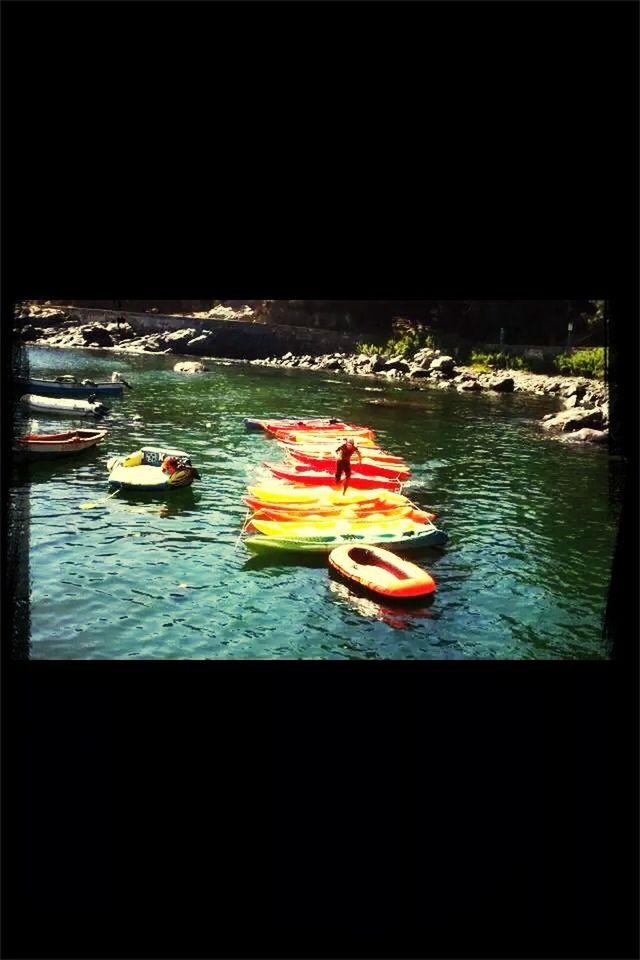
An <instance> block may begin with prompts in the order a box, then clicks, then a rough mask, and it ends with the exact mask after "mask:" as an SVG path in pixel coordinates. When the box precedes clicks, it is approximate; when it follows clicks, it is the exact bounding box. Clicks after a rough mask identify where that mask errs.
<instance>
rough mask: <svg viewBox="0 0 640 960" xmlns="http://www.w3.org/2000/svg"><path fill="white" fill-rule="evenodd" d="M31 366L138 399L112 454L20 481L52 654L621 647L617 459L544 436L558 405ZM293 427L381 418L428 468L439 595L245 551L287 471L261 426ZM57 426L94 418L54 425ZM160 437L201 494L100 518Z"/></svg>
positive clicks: (36, 360) (473, 652)
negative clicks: (117, 465) (182, 460)
mask: <svg viewBox="0 0 640 960" xmlns="http://www.w3.org/2000/svg"><path fill="white" fill-rule="evenodd" d="M30 362H31V369H32V372H33V373H34V374H35V375H38V374H39V375H44V376H46V375H49V374H52V375H57V374H59V373H61V372H69V373H74V374H76V375H77V376H80V377H92V378H98V377H99V378H108V377H110V374H111V372H112V371H113V370H120V371H121V372H122V373H123V374H124V375H125V377H127V379H129V380H130V382H131V383H133V384H134V386H135V388H134V390H133V392H126V394H125V397H124V399H123V400H117V399H116V400H113V401H108V402H109V403H110V405H111V411H110V413H109V415H108V417H107V418H106V420H105V423H104V425H105V426H106V427H107V428H108V429H109V435H108V437H107V439H106V441H105V443H103V444H102V445H100V446H99V447H97V448H96V449H95V450H94V451H88V452H85V453H83V454H82V455H81V456H80V457H78V458H75V459H70V460H68V461H51V462H49V463H46V464H45V463H39V464H37V465H33V466H29V467H28V468H27V467H22V468H20V469H19V470H18V471H17V473H16V474H15V477H14V480H15V485H14V498H13V499H14V502H16V503H19V502H20V501H22V506H23V507H24V505H25V503H26V504H28V509H29V529H30V536H29V547H28V558H29V576H30V589H31V602H30V611H31V625H30V635H31V643H30V656H31V657H33V658H46V659H68V658H109V659H114V658H129V657H131V658H136V657H137V658H218V657H272V658H273V657H288V658H300V657H302V658H371V659H377V658H466V657H474V658H500V657H508V658H564V657H570V658H598V657H602V656H604V655H605V653H604V646H603V639H602V620H603V615H604V608H605V603H606V593H607V587H608V582H609V574H610V568H611V560H612V555H613V548H614V543H615V534H616V526H617V513H616V507H615V497H613V498H612V497H610V485H611V483H612V482H613V481H612V477H611V464H610V461H609V457H608V453H607V450H606V449H604V450H603V449H599V448H592V447H580V446H577V445H565V444H561V443H559V442H557V441H555V440H552V439H550V438H548V437H546V436H544V435H542V434H541V433H540V431H539V429H538V428H537V427H536V421H537V420H538V419H539V418H540V417H542V416H543V415H544V414H545V413H547V412H550V411H551V410H554V409H557V407H558V404H557V402H556V401H554V400H551V399H547V398H544V399H543V398H532V397H524V396H522V395H519V394H515V395H499V394H496V395H484V394H483V395H480V396H478V395H465V394H462V395H461V394H457V393H456V392H454V391H450V392H449V391H441V390H429V391H424V392H420V393H416V392H412V391H409V390H407V389H400V388H397V387H395V386H393V385H388V386H387V385H384V386H383V387H382V386H381V384H380V382H379V381H371V380H364V379H363V380H360V379H350V380H349V379H347V378H342V379H341V378H338V377H337V376H336V375H335V374H332V373H330V374H326V375H325V374H323V373H305V372H301V371H287V372H284V371H282V372H281V371H276V370H271V369H265V368H259V367H253V366H250V365H248V364H236V363H226V364H225V363H216V364H212V365H211V373H209V374H207V375H206V376H203V377H198V378H188V377H184V376H181V375H179V374H175V373H173V372H172V367H173V364H174V363H175V362H176V358H175V357H169V356H166V357H165V356H156V357H154V356H148V357H125V356H123V355H109V354H105V353H98V352H96V351H60V350H45V349H32V350H31V351H30ZM374 399H375V400H383V401H385V404H379V403H376V404H372V403H371V402H370V401H371V400H374ZM292 415H295V416H312V415H322V416H328V415H337V416H340V417H344V418H346V419H348V420H353V421H355V422H358V423H362V424H368V425H369V426H371V427H372V428H373V429H374V430H375V431H376V434H377V437H378V438H379V441H380V444H381V445H382V446H383V447H385V448H386V449H387V450H389V451H390V452H392V453H396V454H401V455H403V456H404V457H405V458H406V460H407V461H408V463H409V464H410V466H411V467H412V471H413V477H412V479H411V481H410V482H409V483H408V484H407V485H406V487H405V489H404V492H405V493H406V494H407V495H408V496H410V497H411V498H412V499H413V500H414V501H415V502H417V503H418V504H419V505H420V506H422V507H424V508H426V509H429V510H433V511H434V512H435V513H437V515H438V520H437V521H436V522H437V524H438V526H440V527H441V528H442V529H444V530H446V531H447V533H448V534H449V537H450V540H449V543H448V545H447V547H446V548H445V549H444V550H436V549H426V550H422V551H419V552H418V551H416V552H413V553H411V554H408V555H407V556H408V557H409V558H410V559H412V560H414V561H415V562H417V563H419V564H421V565H423V566H425V567H427V568H428V569H429V571H430V572H431V573H432V575H433V576H434V578H435V580H436V582H437V584H438V590H437V593H436V594H435V596H434V597H433V598H432V599H431V600H430V601H428V602H426V603H418V605H417V606H416V605H412V606H404V607H403V606H397V605H394V606H391V605H385V604H382V603H379V602H377V601H376V600H375V599H373V598H372V597H370V596H366V595H365V594H364V593H362V592H360V593H356V592H354V590H352V589H351V588H350V587H348V586H347V585H346V584H345V583H343V582H342V581H340V580H339V579H337V578H336V577H335V576H334V575H332V574H330V573H329V571H328V565H327V560H326V556H318V557H311V558H304V557H302V558H301V557H300V556H284V555H280V554H278V553H274V555H273V556H272V557H267V556H260V557H256V556H252V555H251V554H249V552H248V551H247V549H246V548H245V547H244V545H243V544H242V543H241V542H239V541H238V534H239V532H240V529H241V526H242V523H243V521H244V519H245V516H246V508H245V507H244V505H243V503H242V501H241V497H242V495H243V493H244V492H245V490H246V486H247V483H251V482H257V481H259V480H260V479H262V478H264V477H266V473H265V471H264V468H263V467H262V466H261V464H262V461H264V460H267V459H280V455H279V453H278V448H277V445H276V444H275V442H274V441H271V440H268V439H266V438H265V437H264V436H263V434H262V433H254V432H248V431H246V430H245V428H244V423H243V418H244V417H246V416H254V417H264V416H274V417H277V416H292ZM47 417H49V415H47ZM138 418H139V419H138ZM27 423H28V421H27V420H25V419H21V425H22V426H25V425H26V424H27ZM38 424H39V427H38V429H39V430H41V431H49V430H51V431H54V430H63V429H68V428H69V426H86V425H87V424H86V422H84V421H83V420H80V419H78V420H72V419H70V418H64V420H63V419H56V418H54V417H53V416H52V417H51V418H50V419H47V418H45V417H43V416H39V417H38ZM152 443H153V444H167V445H171V446H175V447H178V448H181V449H184V450H186V451H188V452H189V454H190V455H191V457H192V459H193V461H194V463H195V464H196V465H197V466H198V467H199V469H200V472H201V474H202V480H201V482H199V483H198V482H196V483H195V484H194V485H193V487H191V488H188V489H186V490H182V491H173V492H172V493H171V494H167V495H165V496H156V495H153V494H138V495H132V494H118V495H117V496H115V497H113V498H112V499H110V500H107V501H104V502H103V503H102V504H101V505H100V506H98V507H96V508H95V509H91V510H86V509H81V504H83V503H86V502H87V501H96V500H98V499H100V498H103V497H105V496H106V495H107V494H108V493H109V489H108V486H107V472H106V467H105V463H106V460H107V458H108V456H113V455H114V454H126V453H130V452H132V451H133V450H135V449H137V448H138V447H140V446H142V445H143V444H152ZM614 479H615V478H614Z"/></svg>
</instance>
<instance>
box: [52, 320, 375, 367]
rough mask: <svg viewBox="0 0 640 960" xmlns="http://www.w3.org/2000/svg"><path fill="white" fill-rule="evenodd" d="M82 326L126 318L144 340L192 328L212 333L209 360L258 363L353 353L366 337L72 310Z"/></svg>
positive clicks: (240, 322)
mask: <svg viewBox="0 0 640 960" xmlns="http://www.w3.org/2000/svg"><path fill="white" fill-rule="evenodd" d="M68 312H69V314H71V315H72V316H77V317H78V321H79V322H81V323H104V324H106V323H113V322H115V321H116V320H117V318H118V317H122V316H124V317H125V319H126V320H127V322H128V323H129V324H130V325H131V327H132V328H133V330H134V331H135V332H136V333H137V334H139V335H141V336H143V335H144V334H148V333H160V332H168V331H172V330H184V329H187V328H189V327H191V328H193V329H195V330H196V335H198V334H200V333H204V332H205V331H209V332H210V333H211V334H212V336H211V337H209V338H208V340H207V345H206V349H204V350H203V351H202V352H203V353H204V354H205V355H206V356H219V357H231V358H234V359H246V360H258V359H263V358H265V357H272V356H282V355H283V354H284V353H287V352H289V351H291V353H293V354H295V355H301V354H309V355H310V356H312V357H317V356H320V355H321V354H324V353H340V352H343V353H351V352H353V351H354V350H355V348H356V345H357V343H358V342H359V341H361V340H362V334H354V333H349V332H343V331H337V330H316V329H313V328H311V327H293V326H278V325H276V324H269V323H259V322H251V321H249V322H248V321H244V320H212V319H200V318H198V319H196V318H194V317H188V316H187V317H176V316H168V315H166V314H148V313H131V312H130V311H127V310H125V311H121V312H120V311H115V310H96V309H78V308H76V309H69V311H68Z"/></svg>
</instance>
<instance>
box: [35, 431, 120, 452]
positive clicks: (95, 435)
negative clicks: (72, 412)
mask: <svg viewBox="0 0 640 960" xmlns="http://www.w3.org/2000/svg"><path fill="white" fill-rule="evenodd" d="M106 435H107V431H106V430H69V431H67V432H66V433H28V434H26V435H25V436H23V437H17V438H16V451H18V452H20V453H25V454H29V455H30V456H32V455H33V456H36V457H64V456H68V455H69V454H72V453H80V452H81V451H82V450H88V449H89V448H90V447H94V446H95V445H96V443H99V442H100V441H101V440H104V438H105V437H106Z"/></svg>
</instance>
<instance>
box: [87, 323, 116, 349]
mask: <svg viewBox="0 0 640 960" xmlns="http://www.w3.org/2000/svg"><path fill="white" fill-rule="evenodd" d="M82 339H83V340H84V342H85V343H88V344H91V346H94V345H95V346H98V347H112V346H113V337H112V336H111V334H110V333H109V331H108V330H107V328H106V327H103V326H102V324H100V323H91V324H89V325H88V326H85V327H83V328H82Z"/></svg>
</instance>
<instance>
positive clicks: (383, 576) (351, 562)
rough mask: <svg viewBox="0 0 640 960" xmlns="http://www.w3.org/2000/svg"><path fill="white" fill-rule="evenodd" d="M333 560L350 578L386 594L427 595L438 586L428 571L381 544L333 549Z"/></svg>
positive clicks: (342, 573) (330, 556)
mask: <svg viewBox="0 0 640 960" xmlns="http://www.w3.org/2000/svg"><path fill="white" fill-rule="evenodd" d="M329 563H330V564H331V566H332V567H333V568H334V570H337V571H338V573H340V574H341V575H342V576H343V577H346V579H347V580H351V581H353V582H355V583H358V584H360V586H363V587H366V588H367V589H368V590H371V591H372V592H373V593H376V594H378V595H379V596H382V597H391V598H397V599H406V598H409V597H424V596H428V595H429V594H430V593H434V591H435V589H436V583H435V580H434V579H433V577H432V576H431V574H429V573H427V571H426V570H423V569H422V567H419V566H418V565H417V564H415V563H410V562H409V561H408V560H403V559H402V557H397V556H396V555H395V553H391V551H390V550H384V549H382V548H381V547H376V546H372V545H369V546H366V547H362V546H353V545H352V544H345V545H344V546H342V547H336V549H335V550H332V551H331V553H330V554H329Z"/></svg>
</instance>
